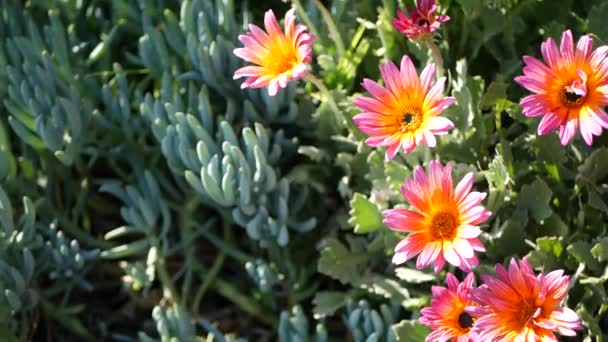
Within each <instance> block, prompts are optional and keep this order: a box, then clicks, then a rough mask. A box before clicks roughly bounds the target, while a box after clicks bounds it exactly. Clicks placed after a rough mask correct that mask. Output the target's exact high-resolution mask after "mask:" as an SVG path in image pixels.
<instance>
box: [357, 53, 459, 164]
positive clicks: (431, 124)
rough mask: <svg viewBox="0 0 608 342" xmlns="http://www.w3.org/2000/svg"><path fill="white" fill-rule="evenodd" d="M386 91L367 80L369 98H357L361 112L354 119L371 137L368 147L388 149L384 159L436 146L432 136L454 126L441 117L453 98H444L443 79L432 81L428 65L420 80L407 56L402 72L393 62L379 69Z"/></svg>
mask: <svg viewBox="0 0 608 342" xmlns="http://www.w3.org/2000/svg"><path fill="white" fill-rule="evenodd" d="M380 72H381V74H382V78H383V79H384V83H385V85H386V88H385V87H383V86H381V85H379V84H378V83H376V82H374V81H372V80H370V79H364V80H363V87H364V88H365V89H366V90H367V91H368V92H369V93H370V94H371V95H372V97H358V98H357V99H356V100H355V105H356V106H357V107H359V108H360V109H361V110H363V111H364V112H363V113H361V114H358V115H356V116H355V117H354V118H353V120H354V121H355V123H356V124H357V126H359V129H360V130H361V131H363V133H366V134H368V135H371V137H370V138H368V139H367V140H366V141H365V142H366V143H367V144H368V145H370V146H388V149H387V151H386V158H385V159H386V160H387V161H388V160H391V159H393V158H394V157H395V155H396V154H397V152H398V151H399V148H400V147H403V150H404V151H405V153H409V152H412V151H413V150H414V148H415V147H416V146H417V145H418V144H420V143H422V144H425V145H427V146H429V147H434V146H435V144H436V140H435V135H442V134H447V133H448V131H449V130H450V129H451V128H452V127H454V124H453V123H452V121H450V120H449V119H446V118H444V117H441V116H440V114H441V112H443V110H444V109H446V108H448V107H449V106H450V105H452V103H454V101H455V99H454V98H453V97H444V96H443V87H444V83H445V77H441V78H440V79H439V80H437V82H434V80H433V77H434V75H435V65H434V64H429V65H428V66H427V67H426V68H424V70H423V71H422V73H421V75H420V77H418V73H417V72H416V68H415V67H414V64H413V63H412V61H411V60H410V58H409V57H407V56H403V58H402V59H401V69H398V68H397V66H395V64H394V63H393V62H392V61H388V62H386V63H385V64H383V65H381V66H380Z"/></svg>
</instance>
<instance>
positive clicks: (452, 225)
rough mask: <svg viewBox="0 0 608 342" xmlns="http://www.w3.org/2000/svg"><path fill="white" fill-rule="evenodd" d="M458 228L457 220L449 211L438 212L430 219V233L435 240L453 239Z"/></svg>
mask: <svg viewBox="0 0 608 342" xmlns="http://www.w3.org/2000/svg"><path fill="white" fill-rule="evenodd" d="M456 228H458V221H457V219H456V217H454V215H452V214H450V213H445V212H442V213H439V214H437V215H435V216H434V217H433V220H432V221H431V235H433V237H434V238H435V239H437V240H444V239H448V240H449V239H453V238H454V235H455V234H456Z"/></svg>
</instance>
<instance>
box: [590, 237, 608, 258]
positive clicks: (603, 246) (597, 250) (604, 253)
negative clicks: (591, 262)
mask: <svg viewBox="0 0 608 342" xmlns="http://www.w3.org/2000/svg"><path fill="white" fill-rule="evenodd" d="M591 254H592V255H593V256H595V257H596V258H598V259H599V260H600V261H606V260H608V237H603V238H601V239H600V240H599V241H598V242H597V243H596V244H595V245H594V246H593V248H591Z"/></svg>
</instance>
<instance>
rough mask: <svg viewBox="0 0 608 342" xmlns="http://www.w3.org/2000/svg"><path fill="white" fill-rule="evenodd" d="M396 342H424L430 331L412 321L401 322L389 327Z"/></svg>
mask: <svg viewBox="0 0 608 342" xmlns="http://www.w3.org/2000/svg"><path fill="white" fill-rule="evenodd" d="M391 329H392V330H393V333H394V334H395V337H396V338H397V341H398V342H424V339H425V338H426V337H427V336H428V334H430V333H431V330H430V329H429V328H428V327H427V326H426V325H424V324H422V323H419V322H417V321H413V320H403V321H401V322H399V323H397V324H395V325H393V326H392V327H391Z"/></svg>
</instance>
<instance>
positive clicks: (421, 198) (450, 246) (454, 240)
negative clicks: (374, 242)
mask: <svg viewBox="0 0 608 342" xmlns="http://www.w3.org/2000/svg"><path fill="white" fill-rule="evenodd" d="M472 187H473V173H472V172H470V173H468V174H467V175H466V176H464V178H463V179H462V180H461V181H460V182H459V183H458V185H457V186H456V189H454V190H453V189H452V165H451V164H450V163H448V164H447V165H446V166H445V167H442V165H441V163H440V162H439V161H438V160H433V161H431V163H430V167H429V174H428V176H427V175H426V174H425V173H424V170H423V169H422V167H420V166H418V167H416V168H415V169H414V177H413V178H409V179H406V181H405V185H404V186H402V187H401V192H402V193H403V197H405V199H406V200H407V201H408V202H409V203H410V204H411V205H412V206H413V207H414V208H415V209H417V211H414V210H408V209H390V210H385V211H384V212H383V215H384V224H385V225H387V226H388V227H389V228H390V229H392V230H396V231H400V232H408V233H412V234H410V235H408V236H407V237H406V238H405V239H403V240H401V242H399V244H397V246H396V247H395V255H394V256H393V263H395V264H401V263H404V262H405V261H407V260H408V259H410V258H412V257H414V256H416V255H418V254H420V256H418V260H417V261H416V267H417V268H418V269H422V268H424V267H427V266H428V265H430V264H431V263H434V269H435V272H436V273H437V272H439V271H440V270H441V269H442V268H443V266H444V265H445V262H446V260H447V262H449V263H450V264H452V265H454V266H456V267H459V268H460V269H462V270H464V271H465V272H469V271H470V270H471V268H472V267H474V266H477V265H478V264H479V261H478V259H477V256H476V255H475V251H478V252H485V247H484V245H483V244H482V243H481V241H479V239H478V237H479V235H480V234H481V229H479V226H478V225H479V224H481V223H483V222H485V221H487V220H488V218H489V217H490V216H491V215H492V213H491V212H489V211H488V210H486V209H485V208H484V207H482V206H481V205H479V204H480V203H481V201H482V200H483V199H484V198H485V197H486V193H484V192H475V191H473V192H471V188H472Z"/></svg>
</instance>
